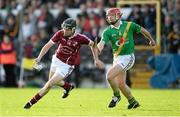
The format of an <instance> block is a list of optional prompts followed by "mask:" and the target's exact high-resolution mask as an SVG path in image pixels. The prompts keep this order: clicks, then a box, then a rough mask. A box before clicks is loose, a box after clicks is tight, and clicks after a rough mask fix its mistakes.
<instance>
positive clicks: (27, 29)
mask: <svg viewBox="0 0 180 117" xmlns="http://www.w3.org/2000/svg"><path fill="white" fill-rule="evenodd" d="M23 19H24V20H23V23H22V30H23V37H24V39H25V40H27V39H28V38H29V37H30V36H31V35H32V34H33V33H34V30H33V27H34V26H33V25H35V24H33V23H32V22H31V21H30V18H29V15H28V14H27V13H25V14H24V16H23Z"/></svg>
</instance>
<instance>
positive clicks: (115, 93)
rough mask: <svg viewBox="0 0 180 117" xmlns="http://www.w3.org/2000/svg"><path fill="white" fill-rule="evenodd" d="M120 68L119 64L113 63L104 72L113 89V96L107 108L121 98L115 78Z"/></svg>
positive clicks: (113, 105) (114, 104)
mask: <svg viewBox="0 0 180 117" xmlns="http://www.w3.org/2000/svg"><path fill="white" fill-rule="evenodd" d="M121 70H122V68H121V67H120V66H119V65H114V66H112V67H111V68H110V69H109V70H108V72H107V74H106V78H107V80H108V82H109V84H110V86H111V88H112V90H113V97H112V100H111V102H110V103H109V106H108V107H109V108H112V107H115V106H116V104H117V103H118V102H119V101H120V98H121V97H120V92H119V87H118V82H117V81H116V79H115V78H116V76H117V75H118V74H119V72H120V71H121Z"/></svg>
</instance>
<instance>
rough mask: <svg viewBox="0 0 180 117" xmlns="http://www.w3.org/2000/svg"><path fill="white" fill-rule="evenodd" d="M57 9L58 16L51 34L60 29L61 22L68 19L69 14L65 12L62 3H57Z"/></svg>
mask: <svg viewBox="0 0 180 117" xmlns="http://www.w3.org/2000/svg"><path fill="white" fill-rule="evenodd" d="M58 9H59V11H60V12H59V14H58V16H57V18H56V19H55V21H54V24H53V25H54V27H53V32H56V31H57V30H59V29H61V24H62V22H63V21H64V20H65V19H67V18H69V14H68V13H67V11H66V6H65V4H64V3H62V2H59V3H58Z"/></svg>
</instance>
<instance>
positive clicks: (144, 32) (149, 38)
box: [141, 27, 156, 47]
mask: <svg viewBox="0 0 180 117" xmlns="http://www.w3.org/2000/svg"><path fill="white" fill-rule="evenodd" d="M141 34H142V35H143V36H144V37H145V38H146V39H148V40H149V45H150V46H152V47H155V46H156V42H155V41H154V39H153V38H152V36H151V34H150V33H149V31H147V30H146V29H145V28H143V27H141Z"/></svg>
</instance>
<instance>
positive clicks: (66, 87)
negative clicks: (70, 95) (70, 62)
mask: <svg viewBox="0 0 180 117" xmlns="http://www.w3.org/2000/svg"><path fill="white" fill-rule="evenodd" d="M62 87H63V88H64V89H69V88H70V87H71V85H70V84H69V83H68V82H64V85H63V86H62Z"/></svg>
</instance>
